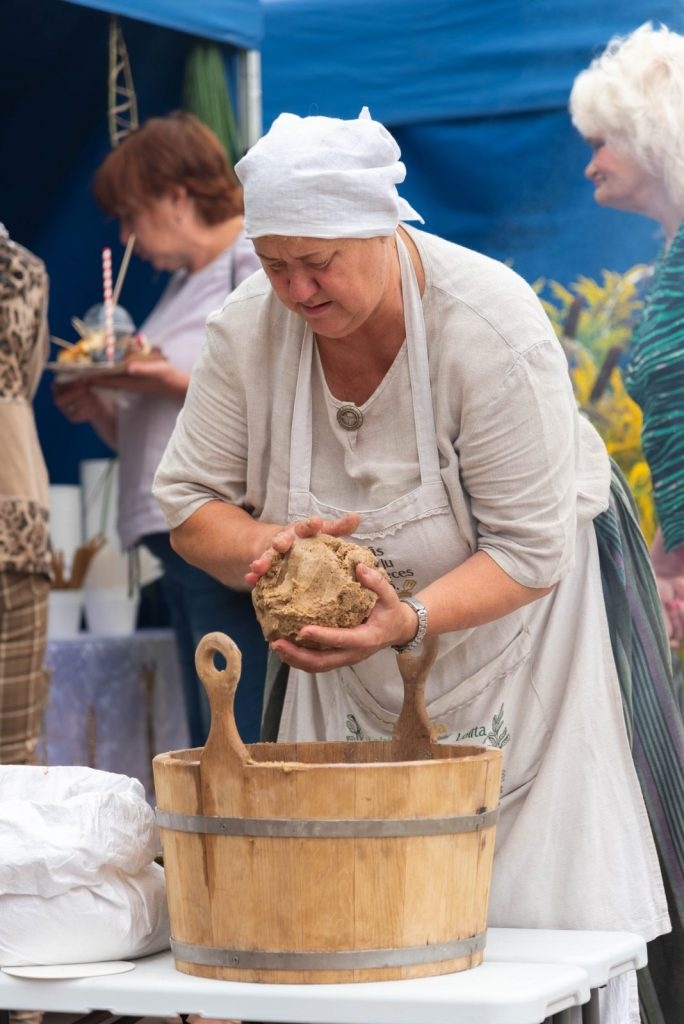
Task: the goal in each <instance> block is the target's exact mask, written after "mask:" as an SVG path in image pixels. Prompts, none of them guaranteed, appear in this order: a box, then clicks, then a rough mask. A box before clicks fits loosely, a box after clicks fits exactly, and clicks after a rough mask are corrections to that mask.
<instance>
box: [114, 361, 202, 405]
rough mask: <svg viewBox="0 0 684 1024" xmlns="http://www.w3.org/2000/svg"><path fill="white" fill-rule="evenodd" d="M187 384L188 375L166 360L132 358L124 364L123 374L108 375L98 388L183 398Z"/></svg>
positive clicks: (188, 381)
mask: <svg viewBox="0 0 684 1024" xmlns="http://www.w3.org/2000/svg"><path fill="white" fill-rule="evenodd" d="M189 383H190V374H189V373H186V372H185V371H184V370H179V369H178V368H177V367H175V366H174V365H173V364H172V363H170V362H169V361H168V359H163V358H161V357H160V358H159V359H136V358H135V356H133V357H132V358H131V359H129V360H128V361H127V362H126V370H125V372H123V373H114V374H108V375H107V377H106V378H104V379H102V380H101V381H100V387H106V388H108V389H111V390H116V391H132V392H134V393H135V394H143V395H171V396H174V397H176V398H184V397H185V394H186V392H187V390H188V384H189Z"/></svg>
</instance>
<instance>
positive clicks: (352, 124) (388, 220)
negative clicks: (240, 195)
mask: <svg viewBox="0 0 684 1024" xmlns="http://www.w3.org/2000/svg"><path fill="white" fill-rule="evenodd" d="M400 155H401V151H400V149H399V146H398V145H397V143H396V141H395V140H394V138H393V137H392V136H391V135H390V133H389V132H388V131H387V129H386V128H385V127H384V125H382V124H380V122H379V121H374V120H373V119H372V118H371V116H370V113H369V112H368V108H367V107H364V108H363V110H362V111H361V114H360V115H359V117H358V118H355V119H354V120H350V121H343V120H340V119H339V118H335V117H318V116H312V117H299V116H298V115H296V114H280V116H279V117H277V118H276V119H275V121H274V122H273V124H272V125H271V127H270V129H269V131H268V132H267V133H266V135H264V136H262V138H260V139H259V141H258V142H256V143H255V145H254V146H252V148H251V149H250V150H249V152H248V153H247V154H246V155H245V156H244V157H243V158H242V159H241V160H240V161H239V162H238V163H237V164H236V166H235V173H236V174H237V176H238V178H239V180H240V182H241V183H242V186H243V192H244V204H245V233H246V235H247V237H248V238H261V237H263V236H264V235H286V236H289V237H292V236H298V237H303V238H372V237H374V236H377V235H392V234H394V232H395V231H396V229H397V225H398V224H399V222H400V221H402V220H419V221H420V222H421V223H422V222H423V218H422V217H421V216H420V214H419V213H416V211H415V210H414V209H413V208H412V207H411V206H409V204H408V203H407V202H406V201H405V200H404V199H402V198H401V196H400V195H399V193H398V192H397V188H396V186H397V184H398V183H399V182H402V181H403V180H404V178H405V177H406V167H405V166H404V164H403V163H402V162H401V160H400V159H399V157H400Z"/></svg>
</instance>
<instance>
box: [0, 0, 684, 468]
mask: <svg viewBox="0 0 684 1024" xmlns="http://www.w3.org/2000/svg"><path fill="white" fill-rule="evenodd" d="M106 11H114V12H116V13H119V14H120V15H122V26H123V29H124V36H125V39H126V42H127V45H128V49H129V53H130V56H131V62H132V67H133V74H134V79H135V85H136V91H137V94H138V100H139V107H140V115H141V117H142V118H145V117H149V116H152V115H154V114H159V113H166V112H167V111H169V110H172V109H174V108H175V107H177V106H179V105H180V103H181V100H182V78H183V68H184V62H185V58H186V55H187V52H188V49H189V46H190V45H191V43H192V42H193V39H194V38H195V37H196V36H203V37H209V38H215V39H217V40H219V41H221V42H223V43H225V44H226V53H227V54H228V53H230V52H231V50H230V47H231V46H241V47H244V46H246V47H250V48H252V47H257V48H258V47H259V45H260V48H261V52H262V75H263V105H264V126H265V127H266V128H267V127H268V126H269V124H270V123H271V121H272V120H273V118H274V117H275V116H276V115H277V114H278V113H280V112H281V111H282V110H289V111H292V112H294V113H299V114H302V115H305V114H308V113H324V114H330V115H334V116H341V117H355V116H356V115H357V114H358V113H359V110H360V109H361V107H362V106H363V105H368V106H369V107H370V109H371V112H372V114H373V115H374V116H375V117H377V118H378V119H380V120H382V121H383V122H384V123H386V124H387V125H388V127H389V128H390V129H391V130H392V132H393V134H394V135H395V137H396V138H397V140H398V142H399V144H400V146H401V149H402V154H403V158H404V161H405V163H406V166H407V170H408V175H407V179H406V182H405V184H404V186H403V187H402V192H403V194H404V195H405V196H406V198H407V199H408V200H409V201H410V202H411V203H412V204H413V205H414V206H415V207H416V208H417V209H418V210H419V211H420V212H421V213H422V215H423V216H424V217H425V220H426V228H427V229H428V230H431V231H435V232H437V233H439V234H442V235H444V236H446V237H447V238H451V239H453V240H455V241H459V242H461V243H463V244H465V245H469V246H472V247H473V248H476V249H479V250H481V251H483V252H486V253H488V254H489V255H492V256H494V257H496V258H499V259H504V260H508V261H509V262H511V263H512V264H513V266H514V267H515V269H516V270H517V271H518V272H519V273H521V274H522V275H523V276H524V277H526V278H527V279H528V280H530V281H535V280H536V279H538V278H540V277H545V278H554V279H556V280H560V281H562V282H563V283H566V284H569V283H571V282H572V281H573V280H575V279H576V278H577V277H578V276H579V275H581V274H585V275H589V276H596V275H598V274H600V272H601V270H602V269H604V268H605V269H610V270H624V269H626V268H627V267H629V266H631V265H632V264H633V263H636V262H640V261H643V260H648V259H651V258H652V257H653V256H654V255H655V254H656V252H657V249H658V247H659V235H658V230H657V227H656V225H655V224H651V223H650V222H648V221H646V220H644V219H643V218H639V217H635V216H631V215H628V214H623V213H619V212H617V211H610V210H602V209H600V208H598V207H597V206H596V205H595V204H594V201H593V198H592V189H591V186H590V185H589V184H588V182H586V181H585V180H584V178H583V169H584V166H585V164H586V162H587V160H588V156H589V153H588V150H587V148H586V147H585V145H584V143H583V142H582V140H581V139H580V138H578V137H577V135H576V133H575V132H574V130H573V129H572V126H571V124H570V121H569V117H568V114H567V99H568V94H569V90H570V87H571V85H572V81H573V79H574V77H575V75H576V74H577V72H578V71H580V70H581V69H582V68H583V67H585V66H586V65H587V64H588V62H589V60H590V59H591V57H592V55H593V54H594V53H595V52H597V51H598V50H599V49H601V48H602V47H603V45H604V44H605V43H606V41H607V40H608V39H609V38H610V37H611V36H612V35H614V34H615V33H626V32H628V31H630V30H631V29H633V28H634V27H636V26H637V25H638V24H641V23H642V22H643V21H645V20H647V19H655V20H660V21H663V22H664V23H666V24H668V25H669V26H670V27H672V28H674V29H677V30H678V31H684V7H683V5H682V2H681V0H651V2H645V0H621V3H620V4H617V3H615V0H593V2H590V0H573V2H571V0H534V2H531V0H481V2H479V3H473V2H472V0H261V4H259V0H202V2H201V3H200V2H197V3H195V4H190V3H188V2H187V0H78V2H73V0H3V4H2V34H3V44H4V45H3V61H2V66H0V81H1V82H2V95H3V100H4V103H3V112H2V115H0V145H1V146H2V154H3V159H2V161H0V197H2V203H1V206H0V220H2V221H4V222H5V224H6V225H7V227H8V228H9V230H10V232H11V233H12V235H13V236H14V237H15V238H16V239H17V241H20V242H23V243H24V244H25V245H28V246H29V247H30V248H32V249H33V250H34V251H35V252H36V253H37V254H38V255H40V256H41V257H42V258H43V259H44V260H45V262H46V264H47V267H48V271H49V273H50V278H51V302H50V323H51V329H52V331H53V333H54V334H57V335H61V336H63V337H67V338H73V337H74V332H73V330H72V328H71V326H70V317H71V316H72V315H74V314H76V315H82V314H83V313H84V312H85V310H86V309H87V308H88V306H90V305H91V304H92V303H93V302H96V301H98V299H99V297H100V293H101V280H100V279H101V273H100V255H101V250H102V246H103V245H105V244H111V245H112V247H113V252H114V265H115V270H116V266H117V264H118V261H119V260H120V258H121V253H122V249H121V246H120V245H119V243H118V240H117V233H116V226H115V225H114V224H111V223H108V222H107V221H106V219H105V218H104V217H103V215H102V214H101V213H100V212H99V210H98V209H97V207H96V206H95V204H94V202H93V200H92V198H91V196H90V191H89V189H90V180H91V178H92V174H93V171H94V170H95V168H96V166H97V165H98V163H99V162H100V160H101V159H102V158H103V156H104V155H105V153H106V152H107V149H108V147H109V139H108V135H107V125H106V105H107V101H106V92H107V81H106V79H107V23H108V18H107V14H106V13H105V12H106ZM262 31H263V40H262V42H261V44H259V39H260V36H261V33H262ZM163 283H164V280H163V277H162V276H161V275H155V274H154V273H153V272H152V271H151V270H150V269H149V268H147V267H145V266H144V265H142V264H140V263H139V262H138V261H136V260H134V261H133V263H132V266H131V269H130V270H129V273H128V276H127V279H126V285H125V288H124V292H123V296H122V301H123V304H124V305H126V306H127V307H128V308H129V309H130V311H131V312H132V314H133V316H134V318H135V319H136V321H137V322H140V321H141V320H142V318H143V317H144V315H145V314H146V312H147V311H148V310H149V309H150V308H151V306H152V305H153V303H154V301H155V299H156V297H157V295H158V293H159V291H160V290H161V287H162V285H163ZM36 414H37V419H38V428H39V432H40V437H41V442H42V444H43V448H44V451H45V455H46V460H47V463H48V468H49V470H50V476H51V479H52V481H53V482H54V483H70V482H73V481H75V480H76V478H77V469H78V461H79V460H80V459H81V458H88V457H96V456H99V455H102V454H105V453H106V449H104V447H103V446H102V445H101V444H100V443H99V441H97V439H96V438H95V436H94V434H93V432H92V431H91V430H90V428H89V427H71V426H70V425H69V424H67V423H66V421H65V420H64V419H63V417H61V415H60V414H59V413H57V412H56V410H55V409H54V407H53V405H52V402H51V399H50V394H49V388H48V383H47V375H46V381H45V383H44V384H43V385H41V389H40V391H39V394H38V396H37V401H36Z"/></svg>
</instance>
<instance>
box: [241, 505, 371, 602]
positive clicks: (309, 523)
mask: <svg viewBox="0 0 684 1024" xmlns="http://www.w3.org/2000/svg"><path fill="white" fill-rule="evenodd" d="M360 522H361V516H360V515H358V514H357V513H356V512H347V513H346V515H344V516H342V517H341V519H321V517H320V516H311V518H309V519H303V520H301V521H300V522H296V523H290V525H289V526H284V527H283V528H282V530H278V531H277V533H275V534H274V535H273V537H272V538H271V546H270V547H268V548H266V550H265V551H264V553H263V554H261V555H259V557H258V558H255V559H254V561H253V562H250V565H249V569H250V571H249V572H248V573H246V574H245V583H247V585H248V586H249V587H253V586H255V584H256V583H258V582H259V580H260V579H261V577H262V576H263V575H264V573H265V572H268V570H269V569H270V568H271V565H272V564H273V556H274V555H275V554H279V555H284V554H285V552H286V551H289V550H290V548H291V547H292V545H293V544H294V542H295V540H296V538H297V537H302V538H305V537H316V536H317V535H318V534H319V533H327V534H328V536H330V537H346V536H348V535H349V534H351V533H353V532H354V530H355V529H356V527H357V526H358V525H359V523H360Z"/></svg>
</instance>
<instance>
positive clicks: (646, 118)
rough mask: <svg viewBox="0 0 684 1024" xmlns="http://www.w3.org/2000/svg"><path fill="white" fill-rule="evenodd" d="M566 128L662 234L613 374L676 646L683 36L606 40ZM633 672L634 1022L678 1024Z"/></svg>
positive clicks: (669, 774) (671, 813)
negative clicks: (636, 810) (637, 965)
mask: <svg viewBox="0 0 684 1024" xmlns="http://www.w3.org/2000/svg"><path fill="white" fill-rule="evenodd" d="M570 113H571V116H572V120H573V123H574V124H575V126H576V128H577V129H578V130H579V131H580V133H581V134H582V135H583V136H584V138H585V139H586V140H587V142H588V143H589V144H590V145H591V147H592V149H593V155H592V158H591V160H590V161H589V164H588V166H587V168H586V171H585V174H586V176H587V177H588V178H589V180H590V181H591V182H592V184H593V186H594V190H595V191H594V196H595V199H596V201H597V203H599V204H600V205H602V206H611V207H616V208H617V209H621V210H626V211H629V212H632V213H638V214H641V215H643V216H645V217H648V218H650V219H651V220H654V221H656V222H657V223H658V224H659V225H660V226H661V228H662V231H663V236H664V242H663V251H662V254H661V256H660V258H659V259H658V261H657V263H656V266H655V270H654V274H653V278H652V281H651V283H650V286H649V291H648V294H647V296H646V302H645V305H644V309H643V312H642V314H641V317H640V320H639V322H638V324H637V325H636V327H635V330H634V333H633V337H632V342H631V345H630V349H629V352H628V356H627V363H626V367H625V381H626V385H627V388H628V391H629V393H630V395H631V396H632V398H633V399H634V400H635V401H636V402H637V403H638V404H639V405H640V406H641V408H642V410H643V417H644V418H643V428H642V443H643V448H644V453H645V455H646V458H647V460H648V463H649V466H650V469H651V476H652V480H653V491H654V497H655V503H656V509H657V513H658V518H659V523H660V526H659V529H658V533H657V535H656V538H655V541H654V543H653V546H652V548H651V558H652V561H653V566H654V568H655V572H656V578H657V582H658V590H659V593H660V598H661V601H662V604H663V609H664V612H665V617H666V622H667V628H668V633H669V637H670V642H671V644H672V646H673V647H677V646H679V644H680V643H681V641H682V639H683V638H684V601H683V600H682V598H684V575H683V574H684V37H683V36H681V35H679V34H677V33H676V32H672V31H670V30H669V29H668V28H666V27H665V26H662V25H660V26H655V25H652V24H650V23H647V24H645V25H642V26H640V27H639V28H637V29H636V30H635V31H634V32H632V33H631V34H630V35H628V36H626V37H624V38H615V39H613V40H611V42H610V43H609V44H608V46H607V47H606V49H605V51H604V52H603V53H602V54H601V55H600V56H598V57H596V59H595V60H594V61H592V63H591V65H590V66H589V67H588V68H587V69H586V70H585V71H583V72H581V73H580V74H579V75H578V77H577V78H576V80H575V83H574V85H573V88H572V92H571V95H570ZM643 669H644V666H643V665H642V666H639V665H638V664H637V665H635V669H634V672H633V675H632V678H631V685H630V698H629V706H630V708H631V710H632V727H633V737H634V742H633V754H634V760H635V765H636V768H637V772H638V774H639V778H640V780H641V783H642V788H643V792H644V794H645V797H646V802H647V807H648V811H649V815H650V818H651V823H652V826H653V831H654V835H655V837H656V844H657V847H658V852H659V856H660V860H661V865H662V868H663V873H664V876H665V878H666V889H667V893H668V903H669V909H670V917H671V919H672V926H673V927H672V932H671V933H670V934H668V935H664V936H661V937H660V938H658V939H657V940H655V941H654V942H653V943H650V944H649V965H648V969H647V971H644V972H642V975H641V977H640V996H641V1003H642V1014H643V1017H644V1020H645V1021H649V1022H650V1021H656V1022H659V1024H661V1022H663V1021H665V1022H667V1024H679V1022H680V1021H682V1020H684V974H683V973H682V972H681V971H678V970H673V966H674V964H677V963H680V964H681V963H682V962H684V838H683V835H684V726H683V725H682V719H681V713H680V708H679V706H678V704H677V697H676V694H674V693H673V692H672V689H671V686H670V685H669V683H668V681H667V680H666V679H665V678H663V677H662V675H659V674H658V673H657V672H652V671H644V670H643Z"/></svg>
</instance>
